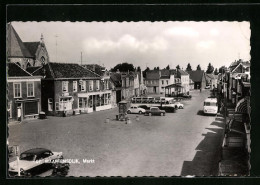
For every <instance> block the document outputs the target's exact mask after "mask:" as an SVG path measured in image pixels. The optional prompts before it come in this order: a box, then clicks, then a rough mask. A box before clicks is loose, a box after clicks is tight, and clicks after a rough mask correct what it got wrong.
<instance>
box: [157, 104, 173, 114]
mask: <svg viewBox="0 0 260 185" xmlns="http://www.w3.org/2000/svg"><path fill="white" fill-rule="evenodd" d="M158 108H159V109H160V110H165V112H171V113H174V112H176V108H174V107H170V106H163V107H161V106H160V107H158Z"/></svg>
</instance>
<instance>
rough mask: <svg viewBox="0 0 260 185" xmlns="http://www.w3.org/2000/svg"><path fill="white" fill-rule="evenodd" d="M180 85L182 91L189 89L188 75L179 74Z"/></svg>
mask: <svg viewBox="0 0 260 185" xmlns="http://www.w3.org/2000/svg"><path fill="white" fill-rule="evenodd" d="M181 85H182V86H183V92H188V91H190V76H189V75H181Z"/></svg>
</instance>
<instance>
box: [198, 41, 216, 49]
mask: <svg viewBox="0 0 260 185" xmlns="http://www.w3.org/2000/svg"><path fill="white" fill-rule="evenodd" d="M214 45H215V41H212V40H207V41H200V42H198V43H197V47H198V48H199V49H209V48H211V47H212V46H214Z"/></svg>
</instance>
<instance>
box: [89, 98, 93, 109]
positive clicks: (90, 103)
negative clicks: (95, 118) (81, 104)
mask: <svg viewBox="0 0 260 185" xmlns="http://www.w3.org/2000/svg"><path fill="white" fill-rule="evenodd" d="M88 107H90V108H92V107H93V96H89V98H88Z"/></svg>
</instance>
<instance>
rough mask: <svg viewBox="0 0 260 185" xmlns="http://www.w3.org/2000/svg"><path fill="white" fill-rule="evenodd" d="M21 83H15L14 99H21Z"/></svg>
mask: <svg viewBox="0 0 260 185" xmlns="http://www.w3.org/2000/svg"><path fill="white" fill-rule="evenodd" d="M21 94H22V92H21V83H14V97H15V98H21Z"/></svg>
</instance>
